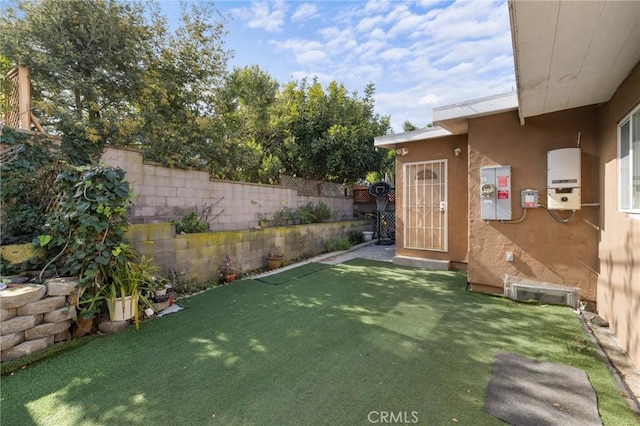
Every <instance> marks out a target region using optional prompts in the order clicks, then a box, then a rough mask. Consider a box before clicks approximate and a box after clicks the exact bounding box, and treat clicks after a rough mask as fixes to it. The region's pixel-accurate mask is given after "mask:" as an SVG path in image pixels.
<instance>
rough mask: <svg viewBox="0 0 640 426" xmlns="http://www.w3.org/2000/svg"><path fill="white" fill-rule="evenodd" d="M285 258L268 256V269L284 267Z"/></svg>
mask: <svg viewBox="0 0 640 426" xmlns="http://www.w3.org/2000/svg"><path fill="white" fill-rule="evenodd" d="M283 262H284V256H282V255H281V256H267V268H268V269H276V268H279V267H281V266H282V263H283Z"/></svg>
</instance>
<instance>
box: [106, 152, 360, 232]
mask: <svg viewBox="0 0 640 426" xmlns="http://www.w3.org/2000/svg"><path fill="white" fill-rule="evenodd" d="M102 161H103V162H105V163H106V164H109V165H111V166H114V167H120V168H122V169H123V170H125V171H126V172H127V174H126V179H127V181H128V182H129V183H130V184H131V186H132V189H133V191H134V193H135V199H134V203H135V206H134V208H133V211H132V212H131V221H132V223H157V222H169V221H172V220H176V219H179V218H181V217H182V216H184V215H185V214H188V213H191V212H193V211H194V210H196V209H197V211H198V212H200V211H202V208H203V205H205V204H207V205H211V204H215V206H214V207H213V208H212V210H211V218H213V216H215V215H218V214H219V213H220V214H219V215H218V216H217V217H216V218H215V219H212V220H211V221H210V223H211V230H212V231H230V230H238V229H250V228H252V227H255V226H257V225H258V215H260V214H262V215H265V216H267V217H271V216H272V215H273V214H274V213H275V212H277V211H278V210H279V209H281V208H283V207H291V208H298V207H300V206H303V205H306V204H308V203H314V204H317V203H319V202H323V203H324V204H326V205H328V206H329V207H330V208H331V210H332V211H333V212H334V214H335V217H336V219H337V220H351V219H353V199H352V198H351V197H324V196H307V195H299V194H298V191H297V190H295V189H291V188H286V187H283V186H276V185H261V184H252V183H244V182H232V181H224V180H210V179H209V173H207V172H203V171H199V170H184V169H174V168H168V167H164V166H161V165H159V164H154V163H148V162H144V161H143V159H142V155H141V154H140V152H139V151H137V150H131V149H123V148H112V147H110V148H107V149H106V150H105V152H104V154H103V155H102Z"/></svg>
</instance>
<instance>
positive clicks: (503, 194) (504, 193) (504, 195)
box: [498, 191, 509, 200]
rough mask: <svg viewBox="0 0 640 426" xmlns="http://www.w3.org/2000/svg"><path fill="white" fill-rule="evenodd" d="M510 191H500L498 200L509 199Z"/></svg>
mask: <svg viewBox="0 0 640 426" xmlns="http://www.w3.org/2000/svg"><path fill="white" fill-rule="evenodd" d="M508 199H509V191H498V200H508Z"/></svg>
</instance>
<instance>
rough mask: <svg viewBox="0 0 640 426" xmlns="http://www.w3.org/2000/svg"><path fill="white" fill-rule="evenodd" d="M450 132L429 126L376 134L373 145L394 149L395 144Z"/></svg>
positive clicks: (449, 134)
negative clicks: (400, 131) (388, 133)
mask: <svg viewBox="0 0 640 426" xmlns="http://www.w3.org/2000/svg"><path fill="white" fill-rule="evenodd" d="M451 135H452V133H451V132H449V131H448V130H446V129H443V128H441V127H429V128H427V129H423V130H415V131H412V132H402V133H395V134H393V135H386V136H378V137H376V138H374V139H373V145H374V146H376V147H380V148H387V149H395V147H396V144H400V143H407V142H415V141H421V140H427V139H434V138H440V137H445V136H451Z"/></svg>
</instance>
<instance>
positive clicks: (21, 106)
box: [18, 65, 31, 130]
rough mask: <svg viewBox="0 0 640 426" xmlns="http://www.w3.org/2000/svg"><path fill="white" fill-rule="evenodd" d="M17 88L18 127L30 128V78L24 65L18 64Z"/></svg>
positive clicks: (27, 68)
mask: <svg viewBox="0 0 640 426" xmlns="http://www.w3.org/2000/svg"><path fill="white" fill-rule="evenodd" d="M18 90H19V92H18V116H19V120H18V128H20V129H26V130H31V79H30V78H29V67H26V66H24V65H18Z"/></svg>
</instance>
